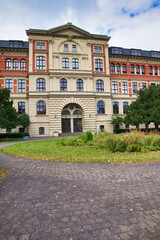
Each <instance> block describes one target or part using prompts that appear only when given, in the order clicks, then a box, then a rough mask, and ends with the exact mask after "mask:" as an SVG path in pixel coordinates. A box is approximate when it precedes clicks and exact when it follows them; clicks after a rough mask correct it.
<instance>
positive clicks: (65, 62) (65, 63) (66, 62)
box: [62, 58, 69, 69]
mask: <svg viewBox="0 0 160 240" xmlns="http://www.w3.org/2000/svg"><path fill="white" fill-rule="evenodd" d="M62 68H63V69H69V59H68V58H63V59H62Z"/></svg>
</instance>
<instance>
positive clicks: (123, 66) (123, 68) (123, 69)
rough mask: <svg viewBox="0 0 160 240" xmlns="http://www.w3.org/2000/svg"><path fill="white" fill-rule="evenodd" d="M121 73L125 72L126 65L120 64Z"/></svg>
mask: <svg viewBox="0 0 160 240" xmlns="http://www.w3.org/2000/svg"><path fill="white" fill-rule="evenodd" d="M122 73H126V65H125V64H122Z"/></svg>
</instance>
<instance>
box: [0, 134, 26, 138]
mask: <svg viewBox="0 0 160 240" xmlns="http://www.w3.org/2000/svg"><path fill="white" fill-rule="evenodd" d="M23 136H29V134H28V133H0V139H2V138H23Z"/></svg>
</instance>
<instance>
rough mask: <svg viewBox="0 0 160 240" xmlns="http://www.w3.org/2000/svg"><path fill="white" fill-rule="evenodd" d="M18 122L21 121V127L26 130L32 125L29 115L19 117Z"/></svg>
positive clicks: (24, 114)
mask: <svg viewBox="0 0 160 240" xmlns="http://www.w3.org/2000/svg"><path fill="white" fill-rule="evenodd" d="M18 121H19V125H21V126H22V127H23V128H24V131H25V128H27V127H28V126H29V124H30V119H29V115H28V114H27V113H22V114H20V115H19V116H18Z"/></svg>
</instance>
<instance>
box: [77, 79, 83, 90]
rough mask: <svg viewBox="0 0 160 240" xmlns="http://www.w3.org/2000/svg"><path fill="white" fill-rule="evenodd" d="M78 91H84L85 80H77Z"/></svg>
mask: <svg viewBox="0 0 160 240" xmlns="http://www.w3.org/2000/svg"><path fill="white" fill-rule="evenodd" d="M77 91H83V80H82V79H77Z"/></svg>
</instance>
